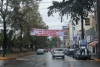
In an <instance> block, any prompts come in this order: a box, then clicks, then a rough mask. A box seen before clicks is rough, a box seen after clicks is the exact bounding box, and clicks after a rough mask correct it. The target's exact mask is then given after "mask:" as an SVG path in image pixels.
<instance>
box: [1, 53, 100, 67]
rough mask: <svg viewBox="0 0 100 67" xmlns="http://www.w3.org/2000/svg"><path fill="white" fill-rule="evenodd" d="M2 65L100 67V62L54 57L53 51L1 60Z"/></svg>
mask: <svg viewBox="0 0 100 67" xmlns="http://www.w3.org/2000/svg"><path fill="white" fill-rule="evenodd" d="M0 67H100V62H96V61H93V60H75V59H73V58H72V57H69V56H65V59H64V60H63V59H62V58H55V59H52V55H51V53H50V52H49V53H45V54H44V55H30V56H27V57H23V58H18V59H17V60H0Z"/></svg>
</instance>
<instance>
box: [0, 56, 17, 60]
mask: <svg viewBox="0 0 100 67" xmlns="http://www.w3.org/2000/svg"><path fill="white" fill-rule="evenodd" d="M14 59H16V58H8V57H0V60H14Z"/></svg>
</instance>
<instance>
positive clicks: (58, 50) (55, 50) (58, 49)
mask: <svg viewBox="0 0 100 67" xmlns="http://www.w3.org/2000/svg"><path fill="white" fill-rule="evenodd" d="M55 51H63V49H55Z"/></svg>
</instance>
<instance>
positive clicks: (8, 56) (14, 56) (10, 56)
mask: <svg viewBox="0 0 100 67" xmlns="http://www.w3.org/2000/svg"><path fill="white" fill-rule="evenodd" d="M31 54H35V52H32V51H31V52H23V53H11V54H6V55H5V57H2V55H0V60H15V59H17V58H19V57H23V56H26V55H31Z"/></svg>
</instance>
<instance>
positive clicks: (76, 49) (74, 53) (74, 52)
mask: <svg viewBox="0 0 100 67" xmlns="http://www.w3.org/2000/svg"><path fill="white" fill-rule="evenodd" d="M78 50H79V48H75V49H74V51H73V55H72V56H73V58H75V55H76V52H77V51H78Z"/></svg>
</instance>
